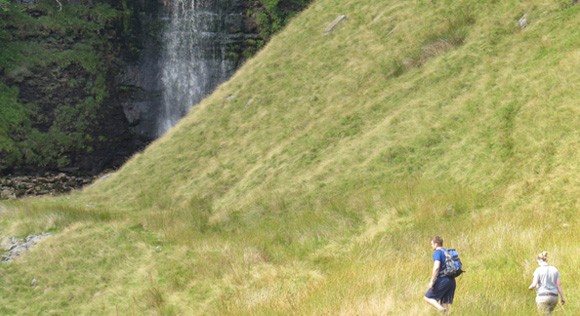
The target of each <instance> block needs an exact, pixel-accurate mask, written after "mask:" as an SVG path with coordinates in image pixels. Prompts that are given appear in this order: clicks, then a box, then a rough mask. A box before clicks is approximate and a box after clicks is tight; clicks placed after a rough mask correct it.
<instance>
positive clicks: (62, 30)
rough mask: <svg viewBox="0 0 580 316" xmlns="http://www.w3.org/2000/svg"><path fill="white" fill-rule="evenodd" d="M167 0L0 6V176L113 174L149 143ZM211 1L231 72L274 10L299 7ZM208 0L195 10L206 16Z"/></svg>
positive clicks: (255, 0)
mask: <svg viewBox="0 0 580 316" xmlns="http://www.w3.org/2000/svg"><path fill="white" fill-rule="evenodd" d="M172 1H181V0H165V1H164V0H121V1H116V0H61V1H54V0H13V1H12V3H11V4H9V5H3V7H2V10H0V105H1V106H0V175H2V174H10V173H42V172H45V171H50V170H52V171H54V170H59V171H67V172H76V173H82V174H96V173H99V172H101V171H102V170H104V169H107V168H114V167H116V166H119V165H120V164H121V163H122V162H124V161H125V160H126V159H127V158H128V157H129V156H130V155H132V154H133V153H134V152H135V151H137V150H139V149H140V148H142V147H144V146H145V145H146V144H147V143H148V142H150V141H151V140H153V139H154V138H155V137H157V136H158V132H157V128H156V125H157V120H158V117H159V115H160V114H161V105H162V103H163V89H164V87H163V86H162V82H161V79H162V78H161V77H162V67H163V65H162V64H161V63H160V58H161V56H162V54H163V43H162V42H163V40H164V38H163V31H164V29H165V27H166V26H167V24H168V23H169V21H168V16H169V15H168V8H169V7H170V3H171V2H172ZM184 1H185V0H184ZM220 1H221V2H224V3H223V4H224V6H225V5H226V2H227V8H228V10H229V11H228V12H226V13H225V14H222V16H223V17H225V18H223V19H218V21H219V23H223V24H225V28H226V32H227V34H228V35H227V38H225V37H220V38H219V40H222V41H225V42H224V45H223V47H225V48H224V49H225V51H224V52H223V56H224V57H225V58H227V59H228V62H229V64H230V65H232V66H231V67H232V68H233V69H235V68H237V67H238V66H239V65H241V63H243V61H244V60H245V59H247V58H248V57H250V56H252V55H253V54H254V53H255V52H256V51H257V50H258V49H259V48H260V47H261V46H262V45H263V43H264V41H265V37H267V36H269V35H270V34H271V33H272V30H273V29H274V28H275V27H274V26H273V25H274V24H277V25H278V26H277V27H278V28H279V27H280V25H279V24H280V23H281V22H280V19H281V18H280V17H282V16H283V15H281V13H280V12H289V11H287V9H288V8H285V3H286V2H288V3H290V2H292V3H294V2H300V3H303V2H304V3H305V2H306V0H304V1H301V0H292V1H290V0H288V1H285V0H280V1H274V2H275V4H276V5H278V6H279V8H278V7H276V6H272V3H274V2H272V1H266V2H267V3H269V6H265V5H264V4H263V2H264V1H262V0H247V1H245V0H220ZM220 1H218V2H219V3H221V2H220ZM214 2H215V1H213V2H212V1H201V0H200V1H197V2H196V3H197V4H198V5H200V6H204V5H205V6H207V7H208V8H209V7H212V8H213V9H215V3H214ZM4 3H6V2H4ZM202 9H203V8H202ZM280 10H282V11H280ZM284 10H286V11H284ZM293 10H294V9H293ZM222 13H223V12H222ZM284 14H286V13H284ZM286 15H287V14H286Z"/></svg>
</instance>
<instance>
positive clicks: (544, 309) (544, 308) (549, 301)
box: [528, 251, 566, 315]
mask: <svg viewBox="0 0 580 316" xmlns="http://www.w3.org/2000/svg"><path fill="white" fill-rule="evenodd" d="M537 261H538V265H539V267H538V268H537V269H536V270H535V271H534V279H533V280H532V284H530V286H529V287H528V289H529V290H530V291H532V290H534V289H536V304H537V305H538V311H539V312H540V313H541V314H543V315H550V314H552V312H553V311H554V308H556V305H557V304H558V294H559V295H560V301H561V302H562V305H564V304H566V300H565V299H564V291H563V290H562V282H561V281H560V272H559V271H558V269H556V267H554V266H551V265H549V264H548V252H547V251H542V252H541V253H540V254H539V255H538V258H537Z"/></svg>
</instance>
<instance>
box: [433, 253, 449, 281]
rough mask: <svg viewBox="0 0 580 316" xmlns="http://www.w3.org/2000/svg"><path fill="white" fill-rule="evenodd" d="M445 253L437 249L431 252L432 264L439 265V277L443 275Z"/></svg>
mask: <svg viewBox="0 0 580 316" xmlns="http://www.w3.org/2000/svg"><path fill="white" fill-rule="evenodd" d="M445 259H446V258H445V252H444V251H443V248H442V249H437V250H435V251H434V252H433V262H435V261H439V262H441V265H439V275H441V274H443V270H445Z"/></svg>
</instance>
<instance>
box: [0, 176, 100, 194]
mask: <svg viewBox="0 0 580 316" xmlns="http://www.w3.org/2000/svg"><path fill="white" fill-rule="evenodd" d="M95 179H96V176H73V175H67V174H65V173H46V174H44V175H41V176H6V177H0V200H7V199H14V198H20V197H26V196H36V195H47V194H50V195H56V194H62V193H67V192H69V191H72V190H74V189H78V188H81V187H84V186H86V185H88V184H90V183H92V182H93V181H94V180H95Z"/></svg>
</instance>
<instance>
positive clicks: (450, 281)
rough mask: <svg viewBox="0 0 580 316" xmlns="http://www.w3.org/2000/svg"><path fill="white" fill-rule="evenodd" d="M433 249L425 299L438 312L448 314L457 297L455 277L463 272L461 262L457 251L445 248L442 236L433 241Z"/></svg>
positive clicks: (434, 238)
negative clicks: (431, 268)
mask: <svg viewBox="0 0 580 316" xmlns="http://www.w3.org/2000/svg"><path fill="white" fill-rule="evenodd" d="M431 248H433V270H432V272H431V281H429V289H428V290H427V293H425V297H424V299H425V301H426V302H427V303H428V304H429V305H431V306H433V307H435V309H437V310H438V311H440V312H442V313H447V312H449V309H450V308H451V304H453V298H454V296H455V287H456V282H455V277H457V276H459V275H460V274H461V273H462V272H463V271H462V269H461V261H459V256H458V255H457V251H455V250H454V249H449V250H447V249H445V248H443V238H441V237H440V236H435V237H433V239H431Z"/></svg>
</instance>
